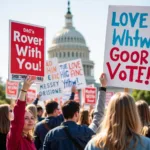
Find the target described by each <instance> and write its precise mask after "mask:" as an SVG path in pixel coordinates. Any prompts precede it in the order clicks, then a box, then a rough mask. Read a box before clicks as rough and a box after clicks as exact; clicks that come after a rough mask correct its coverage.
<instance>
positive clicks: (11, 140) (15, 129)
mask: <svg viewBox="0 0 150 150" xmlns="http://www.w3.org/2000/svg"><path fill="white" fill-rule="evenodd" d="M25 106H26V102H25V101H20V100H18V101H17V104H16V106H15V108H14V120H13V121H12V122H11V127H10V131H9V133H8V135H7V144H6V147H7V150H36V148H35V146H34V143H33V141H31V140H29V139H27V138H26V137H23V136H22V131H23V127H24V115H25Z"/></svg>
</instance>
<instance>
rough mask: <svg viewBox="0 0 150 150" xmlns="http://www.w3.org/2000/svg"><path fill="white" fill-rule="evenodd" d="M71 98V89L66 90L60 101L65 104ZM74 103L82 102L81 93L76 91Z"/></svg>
mask: <svg viewBox="0 0 150 150" xmlns="http://www.w3.org/2000/svg"><path fill="white" fill-rule="evenodd" d="M70 96H71V89H65V90H63V96H62V97H61V98H60V100H61V101H62V102H65V101H67V100H69V99H70ZM74 101H76V102H80V98H79V92H78V91H76V93H75V96H74Z"/></svg>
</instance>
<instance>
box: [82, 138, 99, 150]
mask: <svg viewBox="0 0 150 150" xmlns="http://www.w3.org/2000/svg"><path fill="white" fill-rule="evenodd" d="M84 150H101V149H99V148H96V147H95V146H94V140H93V139H92V140H90V141H89V142H88V144H87V145H86V147H85V149H84Z"/></svg>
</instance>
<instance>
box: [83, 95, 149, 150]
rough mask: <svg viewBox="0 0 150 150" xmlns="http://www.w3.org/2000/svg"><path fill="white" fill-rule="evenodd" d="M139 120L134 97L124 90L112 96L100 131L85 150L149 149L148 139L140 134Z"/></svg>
mask: <svg viewBox="0 0 150 150" xmlns="http://www.w3.org/2000/svg"><path fill="white" fill-rule="evenodd" d="M140 130H141V121H140V117H139V114H138V111H137V107H136V105H135V102H134V99H133V98H132V97H131V96H130V95H129V94H128V93H124V92H120V93H116V94H115V95H114V96H112V98H111V100H110V103H109V104H108V108H107V111H106V115H105V117H104V120H103V121H102V123H101V127H100V132H99V133H97V135H96V136H95V137H94V138H93V139H92V140H90V142H89V143H88V144H87V146H86V148H85V150H104V149H107V150H129V149H131V150H150V140H149V139H148V138H146V137H144V136H141V135H140Z"/></svg>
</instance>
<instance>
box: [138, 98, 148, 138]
mask: <svg viewBox="0 0 150 150" xmlns="http://www.w3.org/2000/svg"><path fill="white" fill-rule="evenodd" d="M136 106H137V108H138V112H139V115H140V119H141V122H142V129H141V134H142V135H144V136H147V135H150V110H149V108H148V104H147V102H146V101H144V100H139V101H137V102H136Z"/></svg>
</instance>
